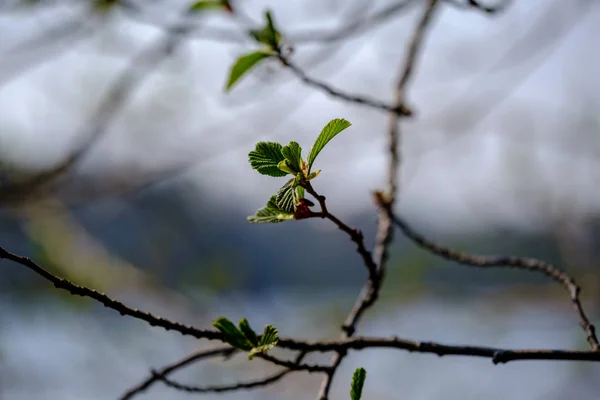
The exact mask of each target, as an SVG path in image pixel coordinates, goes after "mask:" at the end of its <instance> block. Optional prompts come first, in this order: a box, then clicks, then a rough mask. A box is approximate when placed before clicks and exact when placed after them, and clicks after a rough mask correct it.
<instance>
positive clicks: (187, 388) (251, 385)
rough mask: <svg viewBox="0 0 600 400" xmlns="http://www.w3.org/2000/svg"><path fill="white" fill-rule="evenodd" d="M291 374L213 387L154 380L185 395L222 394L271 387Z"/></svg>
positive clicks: (283, 371)
mask: <svg viewBox="0 0 600 400" xmlns="http://www.w3.org/2000/svg"><path fill="white" fill-rule="evenodd" d="M304 355H305V353H300V354H299V355H298V357H296V360H295V363H296V364H299V363H300V361H302V358H304ZM291 372H295V370H293V369H289V368H288V369H284V370H282V371H279V372H277V373H275V374H272V375H270V376H267V377H264V378H260V379H255V380H251V381H247V382H237V383H234V384H231V385H214V386H192V385H184V384H181V383H179V382H175V381H173V380H171V379H168V378H167V377H166V376H165V375H164V374H163V375H159V376H157V378H156V379H159V380H161V381H162V382H164V384H165V385H167V386H170V387H172V388H174V389H177V390H181V391H184V392H187V393H223V392H233V391H239V390H248V389H255V388H259V387H264V386H268V385H271V384H273V383H275V382H277V381H279V380H281V379H282V378H283V377H285V376H286V375H288V374H289V373H291Z"/></svg>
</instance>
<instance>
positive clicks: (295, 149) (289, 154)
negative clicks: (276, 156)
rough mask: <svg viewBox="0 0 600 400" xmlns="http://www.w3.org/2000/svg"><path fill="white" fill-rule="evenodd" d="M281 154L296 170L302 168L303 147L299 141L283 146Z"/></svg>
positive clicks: (298, 170)
mask: <svg viewBox="0 0 600 400" xmlns="http://www.w3.org/2000/svg"><path fill="white" fill-rule="evenodd" d="M281 154H282V155H283V156H284V157H285V160H286V161H287V164H288V166H289V167H290V168H291V169H292V170H293V171H294V172H296V173H297V172H300V171H301V170H302V147H300V145H299V144H298V142H294V141H292V142H290V143H289V144H288V145H287V146H283V147H282V149H281Z"/></svg>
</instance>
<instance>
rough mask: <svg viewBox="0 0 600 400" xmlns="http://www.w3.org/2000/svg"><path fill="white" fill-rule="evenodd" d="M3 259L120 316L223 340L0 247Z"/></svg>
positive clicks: (204, 330) (212, 333)
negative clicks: (79, 282)
mask: <svg viewBox="0 0 600 400" xmlns="http://www.w3.org/2000/svg"><path fill="white" fill-rule="evenodd" d="M3 258H6V259H8V260H11V261H13V262H15V263H17V264H21V265H23V266H25V267H27V268H29V269H30V270H32V271H33V272H35V273H36V274H38V275H40V276H41V277H43V278H45V279H46V280H48V281H50V282H52V283H53V284H54V287H56V288H57V289H63V290H66V291H68V292H69V293H71V294H73V295H76V296H82V297H89V298H92V299H94V300H96V301H98V302H99V303H102V304H103V305H104V306H105V307H108V308H111V309H113V310H115V311H118V312H119V313H120V314H121V315H128V316H130V317H133V318H136V319H139V320H142V321H145V322H147V323H149V324H150V325H152V326H160V327H161V328H164V329H166V330H168V331H169V330H172V331H176V332H179V333H181V334H182V335H186V336H193V337H195V338H197V339H209V340H223V335H222V334H221V332H218V331H215V330H209V329H198V328H194V327H193V326H189V325H184V324H181V323H179V322H174V321H171V320H168V319H166V318H163V317H157V316H154V315H152V314H150V313H148V312H144V311H140V310H139V309H137V308H131V307H128V306H126V305H125V304H123V303H121V302H119V301H117V300H114V299H111V298H110V297H108V296H107V295H105V294H104V293H100V292H97V291H95V290H94V289H90V288H87V287H85V286H79V285H76V284H74V283H73V282H71V281H68V280H66V279H63V278H59V277H58V276H56V275H53V274H51V273H50V272H48V271H47V270H45V269H44V268H42V267H40V266H39V265H37V264H36V263H35V262H33V261H32V260H30V259H29V258H27V257H21V256H18V255H16V254H13V253H10V252H8V251H6V250H5V249H4V248H2V247H0V259H3Z"/></svg>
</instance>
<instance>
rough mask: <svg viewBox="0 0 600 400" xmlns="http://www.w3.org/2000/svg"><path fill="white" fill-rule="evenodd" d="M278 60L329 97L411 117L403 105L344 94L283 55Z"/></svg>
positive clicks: (408, 110) (409, 111) (303, 80)
mask: <svg viewBox="0 0 600 400" xmlns="http://www.w3.org/2000/svg"><path fill="white" fill-rule="evenodd" d="M278 58H279V61H281V63H282V64H283V65H284V66H285V67H286V68H288V69H289V70H290V71H292V73H294V75H296V76H297V77H298V78H299V79H300V80H301V81H302V82H304V83H306V84H307V85H308V86H312V87H314V88H317V89H319V90H321V91H323V92H325V93H327V94H329V95H331V96H332V97H333V98H334V99H339V100H343V101H346V102H349V103H355V104H360V105H364V106H367V107H371V108H375V109H379V110H383V111H386V112H391V113H393V114H395V115H400V116H405V117H407V116H411V115H412V111H411V110H410V109H409V108H408V107H406V106H405V105H404V104H396V105H389V104H386V103H384V102H381V101H379V100H374V99H370V98H368V97H364V96H358V95H353V94H349V93H345V92H343V91H341V90H339V89H337V88H334V87H333V86H331V85H329V84H327V83H324V82H321V81H318V80H316V79H314V78H311V77H309V76H308V75H306V73H305V72H304V71H303V70H302V69H301V68H300V67H298V66H297V65H295V64H294V63H292V62H291V61H290V60H289V58H288V57H285V56H284V55H283V54H279V55H278Z"/></svg>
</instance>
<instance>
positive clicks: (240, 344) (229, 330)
mask: <svg viewBox="0 0 600 400" xmlns="http://www.w3.org/2000/svg"><path fill="white" fill-rule="evenodd" d="M213 326H214V327H215V328H217V329H218V330H219V331H221V333H222V334H223V336H225V341H226V342H227V343H229V344H230V345H232V346H233V347H235V348H236V349H240V350H244V351H249V350H250V349H252V348H253V347H254V346H253V345H252V344H251V343H250V342H249V341H248V339H246V337H245V336H244V334H243V333H242V332H241V331H240V330H239V329H238V328H237V327H236V326H235V325H234V324H233V322H231V321H230V320H228V319H227V318H225V317H220V318H217V319H216V320H215V321H214V322H213Z"/></svg>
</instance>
